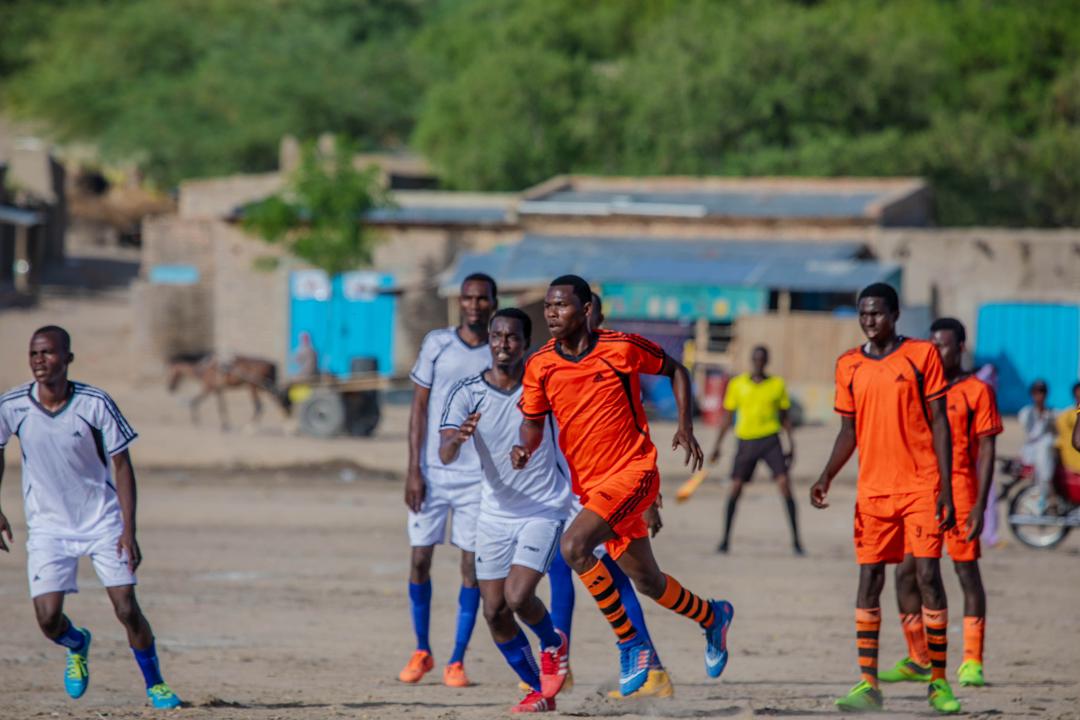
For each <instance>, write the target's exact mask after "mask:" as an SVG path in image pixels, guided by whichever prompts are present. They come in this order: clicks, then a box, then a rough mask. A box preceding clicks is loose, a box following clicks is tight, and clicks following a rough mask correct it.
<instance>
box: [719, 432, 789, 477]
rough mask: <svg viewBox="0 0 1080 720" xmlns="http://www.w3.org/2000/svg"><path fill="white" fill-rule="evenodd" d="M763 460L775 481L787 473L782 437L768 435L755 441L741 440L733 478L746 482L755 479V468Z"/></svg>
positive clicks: (732, 474)
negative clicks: (781, 444)
mask: <svg viewBox="0 0 1080 720" xmlns="http://www.w3.org/2000/svg"><path fill="white" fill-rule="evenodd" d="M759 460H762V461H764V462H765V464H766V465H768V466H769V469H770V470H772V474H773V479H774V480H775V479H776V477H777V476H778V475H783V474H784V473H786V472H787V460H786V459H785V458H784V448H783V447H781V446H780V435H779V434H777V435H768V436H766V437H763V438H756V439H754V440H739V445H738V448H737V449H736V450H735V462H734V463H732V467H731V477H732V478H734V479H739V480H742V481H744V482H750V481H751V480H752V479H753V478H754V468H756V467H757V464H758V461H759Z"/></svg>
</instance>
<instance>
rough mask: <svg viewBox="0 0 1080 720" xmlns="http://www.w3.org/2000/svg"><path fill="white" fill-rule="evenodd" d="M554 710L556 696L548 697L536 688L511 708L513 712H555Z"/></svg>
mask: <svg viewBox="0 0 1080 720" xmlns="http://www.w3.org/2000/svg"><path fill="white" fill-rule="evenodd" d="M554 710H555V698H546V697H544V696H543V695H541V694H540V693H538V692H536V691H535V690H533V691H532V692H531V693H529V694H528V695H526V696H525V697H524V698H522V700H521V702H519V703H518V704H517V705H515V706H514V707H512V708H510V712H512V713H536V712H553V711H554Z"/></svg>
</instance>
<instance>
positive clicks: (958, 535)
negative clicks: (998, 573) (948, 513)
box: [904, 501, 982, 562]
mask: <svg viewBox="0 0 1080 720" xmlns="http://www.w3.org/2000/svg"><path fill="white" fill-rule="evenodd" d="M971 510H972V507H971V503H968V502H963V501H958V502H957V503H956V525H954V526H953V528H952V529H951V530H946V531H945V551H946V552H948V553H949V557H951V558H952V559H953V561H955V562H975V561H976V560H978V559H979V558H980V557H982V546H981V544H980V543H979V538H975V539H974V540H972V541H971V542H968V540H967V534H968V529H967V521H968V518H969V517H970V516H971ZM911 547H912V546H911V543H909V542H908V541H907V537H906V536H905V538H904V554H905V555H910V554H911V553H912V550H911Z"/></svg>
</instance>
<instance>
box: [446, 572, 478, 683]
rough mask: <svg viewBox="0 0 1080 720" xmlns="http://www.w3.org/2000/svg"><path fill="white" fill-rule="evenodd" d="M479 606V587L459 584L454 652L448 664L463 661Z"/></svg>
mask: <svg viewBox="0 0 1080 720" xmlns="http://www.w3.org/2000/svg"><path fill="white" fill-rule="evenodd" d="M479 608H480V588H478V587H473V588H471V587H465V586H464V585H462V586H461V592H460V593H458V617H457V636H456V637H455V638H454V654H453V655H452V656H450V662H449V663H448V664H450V665H453V664H454V663H456V662H464V660H465V650H466V648H468V647H469V638H471V637H472V631H473V627H474V626H475V625H476V611H477V610H478V609H479Z"/></svg>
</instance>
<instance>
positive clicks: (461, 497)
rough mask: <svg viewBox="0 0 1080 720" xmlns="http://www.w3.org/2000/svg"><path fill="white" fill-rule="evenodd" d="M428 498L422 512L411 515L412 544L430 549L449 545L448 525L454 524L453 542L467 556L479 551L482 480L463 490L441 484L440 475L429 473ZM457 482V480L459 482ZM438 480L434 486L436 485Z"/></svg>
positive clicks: (427, 476)
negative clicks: (477, 527)
mask: <svg viewBox="0 0 1080 720" xmlns="http://www.w3.org/2000/svg"><path fill="white" fill-rule="evenodd" d="M426 479H427V495H426V496H425V497H424V504H423V505H421V506H420V512H418V513H414V512H413V511H412V510H410V511H409V544H410V545H412V546H413V547H429V546H431V545H442V544H443V543H444V542H446V523H447V521H448V519H449V518H450V513H451V511H453V514H454V518H453V521H452V522H451V523H450V542H451V543H452V544H453V545H454V546H455V547H459V548H461V549H462V550H464V551H465V552H473V551H474V550H475V549H476V519H477V517H478V516H479V515H480V480H479V479H477V481H476V482H475V483H474V484H472V485H465V486H462V485H461V484H460V481H458V483H456V484H451V483H447V482H441V480H442V478H440V477H439V475H438V471H435V470H429V471H428V472H427V473H426ZM455 479H456V478H455ZM432 480H434V482H432Z"/></svg>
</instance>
